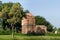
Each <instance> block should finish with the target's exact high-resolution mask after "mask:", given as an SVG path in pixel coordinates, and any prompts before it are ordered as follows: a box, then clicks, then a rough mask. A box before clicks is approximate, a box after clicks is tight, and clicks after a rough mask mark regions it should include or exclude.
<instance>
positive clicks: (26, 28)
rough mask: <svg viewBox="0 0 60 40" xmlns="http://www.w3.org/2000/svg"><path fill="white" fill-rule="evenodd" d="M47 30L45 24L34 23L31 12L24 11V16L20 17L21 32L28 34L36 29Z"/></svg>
mask: <svg viewBox="0 0 60 40" xmlns="http://www.w3.org/2000/svg"><path fill="white" fill-rule="evenodd" d="M42 30H43V31H44V32H45V33H46V32H47V27H46V26H45V25H35V18H34V16H33V15H32V14H31V13H26V17H23V18H22V34H28V33H29V32H33V31H34V32H35V33H37V31H38V32H39V31H42Z"/></svg>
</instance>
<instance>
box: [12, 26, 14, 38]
mask: <svg viewBox="0 0 60 40" xmlns="http://www.w3.org/2000/svg"><path fill="white" fill-rule="evenodd" d="M12 38H14V26H12Z"/></svg>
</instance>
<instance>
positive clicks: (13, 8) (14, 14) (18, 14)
mask: <svg viewBox="0 0 60 40" xmlns="http://www.w3.org/2000/svg"><path fill="white" fill-rule="evenodd" d="M23 14H24V13H23V8H22V6H21V4H20V3H11V2H10V3H3V4H2V9H1V11H0V18H2V19H3V20H2V24H3V27H4V29H5V27H6V25H7V26H8V27H9V25H11V24H12V23H13V24H16V23H17V22H18V23H19V24H20V25H21V20H22V16H23Z"/></svg>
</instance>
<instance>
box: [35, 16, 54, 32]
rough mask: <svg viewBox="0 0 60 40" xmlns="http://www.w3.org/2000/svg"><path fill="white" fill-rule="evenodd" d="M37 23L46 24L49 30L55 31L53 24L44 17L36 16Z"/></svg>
mask: <svg viewBox="0 0 60 40" xmlns="http://www.w3.org/2000/svg"><path fill="white" fill-rule="evenodd" d="M35 21H36V25H45V26H47V30H48V31H49V32H51V31H53V26H52V25H51V23H50V22H48V21H47V20H46V19H45V18H44V17H41V16H35Z"/></svg>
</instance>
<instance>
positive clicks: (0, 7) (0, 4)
mask: <svg viewBox="0 0 60 40" xmlns="http://www.w3.org/2000/svg"><path fill="white" fill-rule="evenodd" d="M1 10H2V1H0V11H1Z"/></svg>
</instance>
